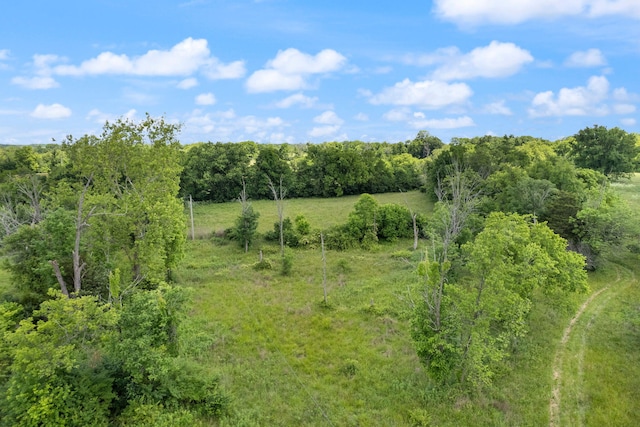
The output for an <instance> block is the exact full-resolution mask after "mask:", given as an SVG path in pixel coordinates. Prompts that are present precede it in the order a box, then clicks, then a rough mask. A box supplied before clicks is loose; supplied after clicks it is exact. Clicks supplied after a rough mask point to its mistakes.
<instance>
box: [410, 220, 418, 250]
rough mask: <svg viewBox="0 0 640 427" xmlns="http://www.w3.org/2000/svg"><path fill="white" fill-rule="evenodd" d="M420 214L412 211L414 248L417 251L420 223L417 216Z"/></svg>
mask: <svg viewBox="0 0 640 427" xmlns="http://www.w3.org/2000/svg"><path fill="white" fill-rule="evenodd" d="M417 216H418V214H416V213H414V212H412V213H411V220H412V221H413V250H414V251H415V250H416V249H418V236H419V233H418V224H417V221H416V217H417Z"/></svg>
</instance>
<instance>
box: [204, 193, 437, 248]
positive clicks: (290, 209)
mask: <svg viewBox="0 0 640 427" xmlns="http://www.w3.org/2000/svg"><path fill="white" fill-rule="evenodd" d="M358 197H359V196H345V197H340V198H330V199H286V198H285V210H284V214H285V216H288V217H290V218H291V219H292V220H293V219H294V218H295V217H296V216H297V215H304V216H305V217H306V218H307V219H308V220H309V222H310V223H311V226H312V227H314V228H319V229H322V228H327V227H330V226H332V225H337V224H341V223H343V222H345V221H346V219H347V216H348V215H349V212H351V211H352V210H353V206H354V205H355V203H356V202H357V201H358ZM374 197H375V198H376V200H377V201H378V203H380V204H385V203H397V204H401V205H405V206H408V207H409V208H410V209H413V210H414V211H416V212H430V211H431V209H432V208H433V204H432V203H431V202H429V201H428V200H427V198H426V197H425V195H424V194H423V193H420V192H419V191H409V192H406V193H386V194H376V195H375V196H374ZM251 204H252V206H253V209H254V210H255V211H256V212H259V213H260V220H259V221H260V223H259V226H258V232H260V233H264V232H266V231H269V230H273V224H274V223H275V222H276V221H278V212H277V210H276V207H275V202H274V201H272V200H256V201H253V202H251ZM193 215H194V217H195V218H196V220H195V227H194V228H195V234H196V237H197V238H198V237H199V238H205V237H209V236H210V235H211V233H212V232H216V231H222V230H225V229H227V228H229V227H231V226H232V225H233V223H234V221H235V219H236V218H237V217H238V215H240V204H239V203H214V204H212V203H195V204H194V208H193Z"/></svg>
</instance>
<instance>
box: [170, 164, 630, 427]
mask: <svg viewBox="0 0 640 427" xmlns="http://www.w3.org/2000/svg"><path fill="white" fill-rule="evenodd" d="M616 188H618V189H619V190H620V192H621V193H622V194H623V195H624V197H625V198H626V199H627V200H629V202H631V204H632V207H633V208H634V209H638V208H639V207H640V206H639V203H640V201H639V200H638V194H640V179H639V177H638V176H637V175H636V177H635V178H634V179H633V180H632V181H630V182H623V183H621V184H616ZM375 197H376V199H378V201H379V202H380V203H389V202H393V203H400V204H405V203H406V204H408V205H409V206H410V207H411V208H412V209H415V210H418V211H421V212H427V213H428V212H430V209H431V205H430V204H429V203H428V202H427V200H426V197H425V196H424V195H423V194H421V193H419V192H412V193H406V194H384V195H376V196H375ZM356 200H357V198H356V197H343V198H336V199H293V200H286V201H285V216H290V217H292V218H293V217H295V216H296V215H298V214H304V215H305V216H306V217H307V219H308V220H309V222H310V223H311V226H312V228H324V227H327V226H330V225H335V224H339V223H342V222H344V221H345V220H346V218H347V215H348V213H349V212H350V211H351V209H352V207H353V205H354V203H355V201H356ZM253 206H254V208H255V209H256V210H257V211H258V212H260V214H261V216H260V225H259V229H258V230H259V232H265V231H268V230H271V229H272V228H273V223H274V222H275V221H277V211H276V206H275V204H274V202H272V201H271V202H269V201H258V202H254V203H253ZM239 211H240V205H239V203H227V204H198V205H196V206H195V207H194V212H195V222H196V237H197V238H196V240H195V241H189V243H188V245H187V256H186V259H185V260H184V261H183V262H182V263H181V266H180V267H179V268H178V269H177V271H176V272H175V278H176V281H177V282H178V283H179V284H181V285H183V286H187V287H191V288H193V289H194V291H195V300H196V306H195V312H194V316H195V317H197V318H199V319H200V320H201V322H202V323H203V324H204V325H206V326H205V327H206V328H207V329H208V330H209V331H210V332H211V333H212V334H214V336H215V342H214V343H213V344H212V345H211V347H210V349H209V351H207V352H206V353H203V354H202V355H201V357H202V360H203V362H204V363H207V364H209V365H210V366H211V368H212V369H214V370H217V371H218V372H219V373H220V375H221V377H222V380H223V385H224V387H225V389H226V390H228V391H229V392H231V394H232V396H233V403H232V409H231V414H230V415H229V416H228V417H226V418H223V419H222V420H221V421H220V424H221V425H247V426H250V425H270V426H271V425H273V426H275V425H283V426H284V425H298V426H302V425H308V426H315V425H335V426H356V425H363V426H364V425H376V426H378V425H380V426H398V425H450V426H458V425H487V426H497V425H504V426H514V425H531V426H539V425H594V426H597V425H605V424H606V425H633V424H635V423H636V422H638V414H639V413H640V406H639V403H638V402H640V399H638V397H640V396H638V390H639V389H640V388H639V387H638V385H639V382H640V380H639V378H640V363H638V362H640V360H639V359H638V358H639V356H640V355H639V354H638V352H637V349H638V345H637V344H638V342H639V341H638V340H639V339H640V303H639V302H638V301H640V292H639V290H638V286H637V279H636V275H637V274H638V273H640V268H639V267H638V255H632V254H628V253H627V252H626V251H619V254H618V255H616V256H615V257H613V256H612V257H611V259H610V261H609V262H608V263H607V265H606V268H603V269H602V270H600V271H599V272H597V273H594V274H591V276H590V287H591V291H590V293H589V294H587V295H578V296H575V297H574V299H573V301H572V302H570V303H564V304H554V302H553V301H547V303H546V304H537V305H536V306H535V307H536V308H534V310H533V311H532V312H531V313H530V316H529V330H530V333H529V334H528V335H527V336H526V337H525V338H524V342H523V343H522V345H521V347H520V348H521V350H520V351H519V352H517V353H516V354H515V355H514V357H513V358H512V359H511V362H510V364H509V367H510V369H509V370H508V371H506V372H503V373H502V374H501V375H500V376H499V377H498V378H496V381H495V387H494V388H493V389H492V390H491V391H485V392H483V393H481V394H478V395H475V396H471V397H469V396H468V395H466V394H463V393H458V392H456V391H455V390H449V391H447V392H443V391H442V390H439V389H438V388H436V387H435V386H434V385H433V383H432V382H431V381H430V380H429V378H428V377H427V375H426V373H425V371H424V369H423V367H422V366H421V364H420V362H419V360H418V358H417V356H416V354H415V349H414V346H413V342H412V339H411V336H410V320H411V316H412V308H413V303H414V301H415V300H416V298H419V297H420V286H421V283H420V278H419V276H418V275H417V274H416V273H415V265H416V264H417V262H418V261H419V260H420V258H421V256H423V251H424V247H422V250H420V249H419V250H418V251H416V252H409V249H410V248H411V244H412V242H411V241H409V240H400V241H397V242H395V243H392V244H383V245H380V246H379V247H378V248H377V249H376V250H373V251H364V250H349V251H342V252H340V251H328V252H327V271H328V273H327V282H328V295H329V304H328V306H325V305H324V304H323V303H322V301H323V288H322V277H323V276H322V260H321V250H320V247H319V246H314V247H310V248H304V249H297V250H293V251H292V252H291V254H292V257H293V269H292V274H291V275H289V276H283V275H282V274H281V273H280V254H279V248H278V246H277V245H276V244H272V243H265V242H263V241H261V240H259V241H257V242H256V243H255V244H254V246H253V247H252V248H251V249H250V250H249V252H248V253H246V254H245V253H244V251H243V250H241V249H240V248H239V247H238V246H237V245H236V243H234V242H228V241H225V240H223V239H219V238H211V235H212V234H215V232H216V231H220V230H224V229H225V228H228V227H230V226H231V225H232V224H233V221H234V219H235V217H236V216H237V215H238V214H239ZM425 244H426V242H421V245H425ZM260 250H262V252H263V256H264V257H265V259H267V260H269V261H270V262H271V263H272V265H273V268H272V269H270V270H259V271H258V270H255V269H254V268H253V265H254V264H255V263H257V262H258V259H259V251H260ZM600 290H603V291H602V292H601V293H600V294H598V295H597V296H595V297H594V298H593V299H592V300H590V303H589V304H588V306H587V307H586V308H585V310H584V311H583V312H582V315H581V316H579V317H578V318H576V320H575V321H574V322H573V323H574V327H573V330H570V331H569V333H567V332H566V329H565V328H567V327H568V325H569V324H570V321H571V319H572V318H573V317H574V315H575V314H576V312H577V310H578V307H580V305H582V304H583V303H584V302H585V301H587V300H588V298H590V296H592V295H593V294H594V293H596V292H598V291H600ZM540 298H544V297H542V296H540ZM563 334H564V336H565V337H566V338H563ZM556 371H558V372H556ZM554 375H555V378H554ZM556 389H557V390H556ZM554 393H555V394H556V395H557V396H559V398H557V399H555V400H554V399H553V397H554Z"/></svg>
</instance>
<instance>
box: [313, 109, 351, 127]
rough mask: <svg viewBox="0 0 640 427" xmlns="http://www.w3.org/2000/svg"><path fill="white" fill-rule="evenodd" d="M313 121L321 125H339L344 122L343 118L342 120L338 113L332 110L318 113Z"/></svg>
mask: <svg viewBox="0 0 640 427" xmlns="http://www.w3.org/2000/svg"><path fill="white" fill-rule="evenodd" d="M313 121H314V123H319V124H322V125H338V126H340V125H341V124H343V123H344V120H342V119H341V118H340V117H338V115H337V114H336V113H335V112H333V111H325V112H324V113H322V114H320V115H319V116H316V117H314V118H313Z"/></svg>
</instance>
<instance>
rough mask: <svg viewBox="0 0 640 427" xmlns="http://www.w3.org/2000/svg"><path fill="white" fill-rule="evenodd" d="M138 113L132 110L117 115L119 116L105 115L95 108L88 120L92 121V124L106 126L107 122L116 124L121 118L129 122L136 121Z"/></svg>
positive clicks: (88, 115)
mask: <svg viewBox="0 0 640 427" xmlns="http://www.w3.org/2000/svg"><path fill="white" fill-rule="evenodd" d="M136 113H137V111H136V110H134V109H131V110H129V111H127V112H126V113H124V114H121V115H117V114H109V113H103V112H102V111H100V110H98V109H97V108H94V109H93V110H91V111H89V114H87V120H90V121H92V122H95V123H99V124H104V123H106V122H114V121H116V120H117V119H118V118H120V117H121V118H124V119H127V120H135V118H136Z"/></svg>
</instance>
